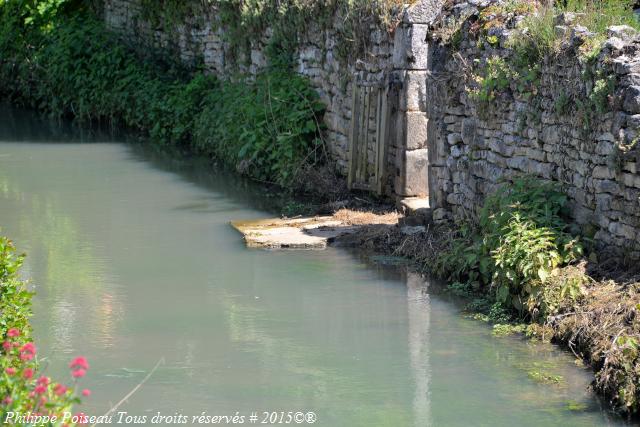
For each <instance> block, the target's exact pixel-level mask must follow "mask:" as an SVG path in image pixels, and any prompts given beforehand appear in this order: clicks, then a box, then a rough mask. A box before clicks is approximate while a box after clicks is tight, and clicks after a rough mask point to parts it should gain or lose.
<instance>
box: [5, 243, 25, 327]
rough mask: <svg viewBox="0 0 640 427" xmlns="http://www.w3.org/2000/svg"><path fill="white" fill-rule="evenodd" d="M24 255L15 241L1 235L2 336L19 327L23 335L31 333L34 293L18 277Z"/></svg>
mask: <svg viewBox="0 0 640 427" xmlns="http://www.w3.org/2000/svg"><path fill="white" fill-rule="evenodd" d="M23 259H24V255H16V249H15V246H14V245H13V242H12V241H11V240H9V239H7V238H6V237H2V236H0V337H6V335H7V332H8V331H9V329H10V328H18V329H19V330H20V331H22V336H23V337H28V336H29V335H30V331H31V328H30V326H29V317H30V316H31V297H32V293H31V292H29V291H28V290H27V287H26V285H25V283H24V282H22V281H21V280H20V279H19V277H18V270H19V269H20V267H21V266H22V261H23Z"/></svg>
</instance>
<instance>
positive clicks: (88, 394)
mask: <svg viewBox="0 0 640 427" xmlns="http://www.w3.org/2000/svg"><path fill="white" fill-rule="evenodd" d="M82 395H83V396H85V397H89V396H91V390H89V389H88V388H85V389H84V390H82Z"/></svg>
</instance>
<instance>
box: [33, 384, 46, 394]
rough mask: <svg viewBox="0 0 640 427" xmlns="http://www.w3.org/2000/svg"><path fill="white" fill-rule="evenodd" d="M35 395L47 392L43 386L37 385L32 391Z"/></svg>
mask: <svg viewBox="0 0 640 427" xmlns="http://www.w3.org/2000/svg"><path fill="white" fill-rule="evenodd" d="M33 391H34V393H35V394H42V393H44V392H45V391H47V387H45V386H43V385H38V386H36V388H34V389H33Z"/></svg>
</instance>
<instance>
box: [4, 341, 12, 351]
mask: <svg viewBox="0 0 640 427" xmlns="http://www.w3.org/2000/svg"><path fill="white" fill-rule="evenodd" d="M2 348H3V349H4V351H6V352H9V351H11V343H10V342H9V341H5V342H3V343H2Z"/></svg>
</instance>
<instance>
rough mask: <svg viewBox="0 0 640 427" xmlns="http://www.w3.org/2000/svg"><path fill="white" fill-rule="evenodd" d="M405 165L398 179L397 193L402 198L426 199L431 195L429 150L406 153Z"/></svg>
mask: <svg viewBox="0 0 640 427" xmlns="http://www.w3.org/2000/svg"><path fill="white" fill-rule="evenodd" d="M402 155H403V156H404V165H403V167H402V168H401V170H400V176H398V177H397V179H396V193H397V194H398V195H400V196H419V197H424V196H427V195H428V193H429V180H428V166H429V160H428V159H429V152H428V150H427V149H421V150H411V151H405V152H404V153H403V154H402Z"/></svg>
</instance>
